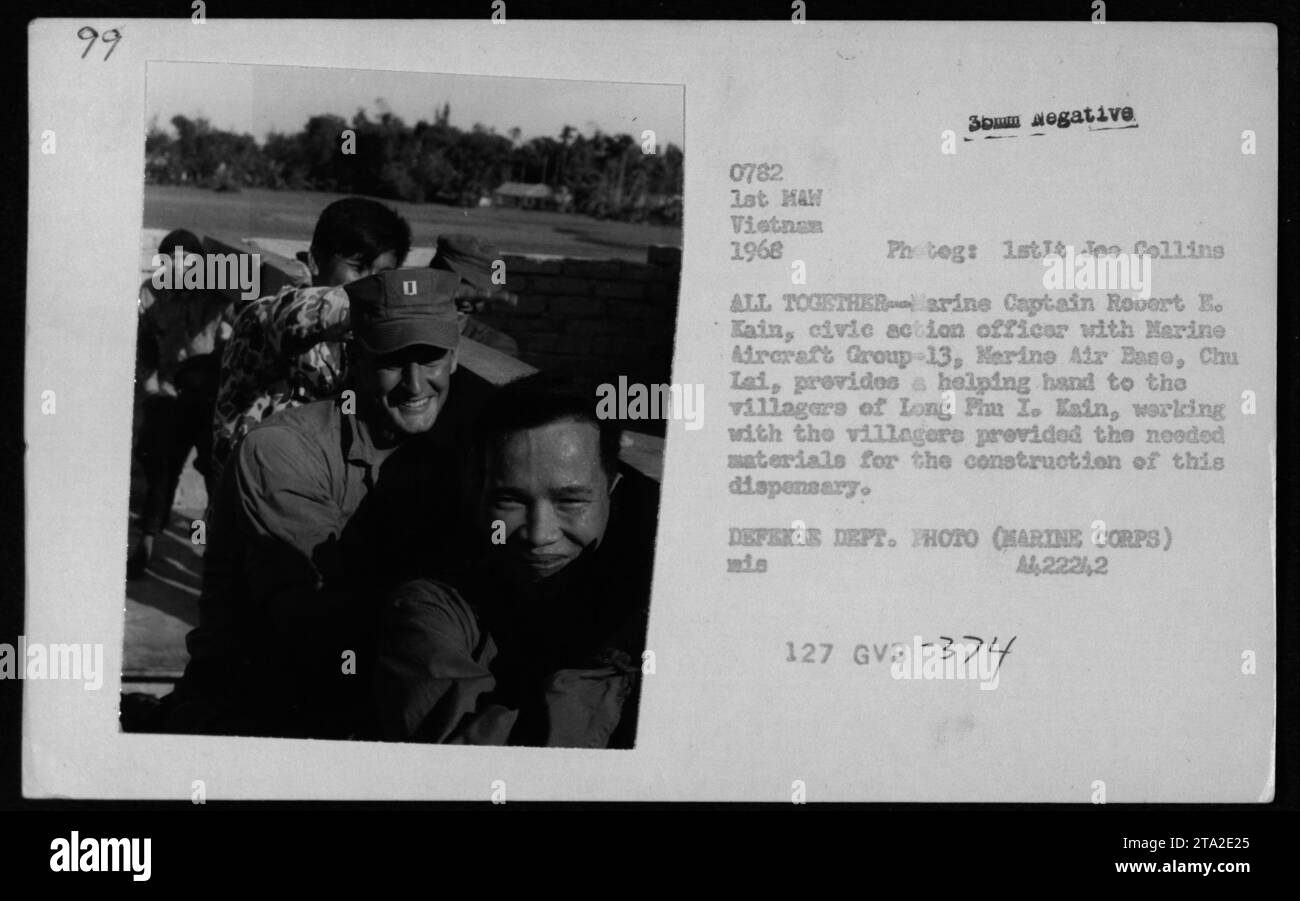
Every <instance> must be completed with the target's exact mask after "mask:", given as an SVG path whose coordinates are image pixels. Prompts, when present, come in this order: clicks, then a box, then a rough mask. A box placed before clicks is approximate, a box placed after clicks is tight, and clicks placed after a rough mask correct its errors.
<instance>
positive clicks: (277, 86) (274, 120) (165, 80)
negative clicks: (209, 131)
mask: <svg viewBox="0 0 1300 901" xmlns="http://www.w3.org/2000/svg"><path fill="white" fill-rule="evenodd" d="M147 91H148V93H147V99H146V106H145V108H146V110H147V113H148V118H146V123H147V122H148V121H149V120H150V119H152V118H154V117H155V116H156V117H157V123H158V126H159V127H160V128H165V129H167V130H169V131H170V130H171V126H170V124H169V123H170V121H171V118H172V117H173V116H175V115H177V114H180V115H184V116H188V117H189V118H191V119H197V118H204V119H207V120H208V121H209V122H211V123H212V125H213V126H215V127H217V128H221V129H224V130H227V131H236V132H241V133H243V132H247V133H249V134H251V135H253V137H255V138H256V139H257V140H258V141H259V142H261V141H264V140H265V139H266V135H267V133H268V132H271V131H281V132H295V131H299V130H301V129H302V127H303V126H304V125H305V124H306V123H307V119H308V118H309V117H311V116H313V115H317V114H322V113H333V114H335V115H339V116H342V117H344V118H345V119H349V120H350V119H351V118H352V116H353V115H354V114H355V113H356V111H357V109H358V108H364V109H365V110H366V111H367V112H368V114H369V115H370V117H371V118H372V119H373V118H375V117H376V116H378V114H379V113H380V112H382V111H383V110H384V109H385V107H384V105H383V104H384V103H386V104H387V109H389V110H391V111H392V112H393V113H394V114H395V115H397V116H399V117H401V119H402V120H403V121H404V122H406V124H407V125H410V126H414V125H415V123H416V122H418V121H420V120H421V119H424V120H425V121H426V122H432V121H433V118H434V112H435V110H437V109H441V107H442V104H443V103H444V102H447V103H450V104H451V124H452V125H454V126H456V127H457V128H462V129H469V128H471V127H472V126H473V125H474V123H475V122H481V123H482V124H483V125H485V126H488V127H490V128H493V129H495V130H496V132H497V133H498V134H502V135H504V134H506V133H507V132H508V131H509V130H510V129H511V128H513V127H515V126H518V127H519V129H520V130H521V131H522V132H523V139H524V140H527V139H529V138H533V137H541V136H549V137H555V136H557V135H558V134H559V133H560V129H562V128H563V127H564V126H565V125H572V126H573V127H574V128H576V129H578V130H579V131H581V132H582V133H584V134H587V135H590V134H592V133H593V132H595V131H596V130H597V129H600V130H601V131H603V132H605V133H607V134H621V133H626V134H630V135H634V136H636V137H637V138H638V139H639V137H640V135H641V131H642V130H643V129H646V128H650V129H653V130H654V132H655V135H656V137H657V139H658V141H659V143H660V144H668V143H673V144H676V145H677V146H678V147H684V144H683V140H682V138H683V134H682V132H683V127H684V124H685V123H684V122H683V111H682V101H683V94H682V87H681V85H641V84H618V83H612V82H593V81H554V80H549V79H538V78H494V77H489V76H480V75H435V74H427V73H422V72H376V71H370V70H357V69H320V68H309V67H302V66H247V65H227V64H224V63H174V62H151V63H149V70H148V87H147ZM380 98H382V101H383V103H381V101H380Z"/></svg>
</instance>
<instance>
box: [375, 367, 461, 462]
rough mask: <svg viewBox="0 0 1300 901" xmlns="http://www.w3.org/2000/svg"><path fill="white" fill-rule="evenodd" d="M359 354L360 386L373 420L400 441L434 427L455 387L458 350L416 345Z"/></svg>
mask: <svg viewBox="0 0 1300 901" xmlns="http://www.w3.org/2000/svg"><path fill="white" fill-rule="evenodd" d="M357 356H358V357H359V358H358V359H357V360H356V363H355V366H356V372H357V377H356V384H357V389H358V392H359V393H361V394H362V395H363V396H364V403H365V407H366V409H367V410H368V411H370V417H371V419H370V421H371V422H372V423H373V424H374V425H376V426H378V427H379V428H380V429H381V430H382V431H383V432H386V433H388V434H389V435H390V436H391V437H392V438H393V439H396V440H398V441H400V440H402V439H403V438H407V437H410V436H412V435H419V434H423V433H424V432H427V431H429V429H431V428H433V423H434V422H435V420H437V418H438V412H439V411H440V410H441V409H442V406H443V404H445V403H446V402H447V394H448V392H449V391H450V390H451V375H452V373H453V372H455V371H456V351H454V350H446V349H444V348H441V347H433V346H431V345H428V344H414V345H411V346H410V347H404V348H402V349H401V350H398V351H394V352H393V353H388V354H369V353H361V354H359V355H357Z"/></svg>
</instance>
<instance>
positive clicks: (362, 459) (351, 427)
mask: <svg viewBox="0 0 1300 901" xmlns="http://www.w3.org/2000/svg"><path fill="white" fill-rule="evenodd" d="M335 409H336V410H340V411H341V408H340V407H339V406H338V405H336V406H335ZM339 418H340V422H339V432H340V437H341V439H342V443H343V459H344V460H346V461H347V462H348V463H355V464H357V465H359V466H365V467H366V468H367V469H373V468H374V467H375V466H376V465H377V464H378V463H379V457H380V450H379V448H377V447H375V443H374V441H373V440H372V439H371V436H370V429H369V428H368V427H367V426H366V424H365V422H364V421H363V420H362V419H361V418H360V417H358V416H357V415H356V414H355V413H342V412H340V413H339Z"/></svg>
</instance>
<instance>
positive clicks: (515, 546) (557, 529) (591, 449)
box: [483, 420, 613, 581]
mask: <svg viewBox="0 0 1300 901" xmlns="http://www.w3.org/2000/svg"><path fill="white" fill-rule="evenodd" d="M487 463H488V465H487V481H486V484H485V486H484V490H485V495H484V508H483V509H484V515H485V517H486V518H487V520H488V523H489V524H490V523H492V522H493V521H495V520H500V521H502V522H503V523H504V524H505V534H506V541H505V548H504V549H505V551H506V553H507V555H508V556H509V558H510V560H511V562H512V563H513V564H515V565H517V566H519V567H521V568H522V569H523V570H524V571H525V572H526V573H527V574H528V575H529V576H530V577H531V578H532V579H533V580H534V581H541V580H542V579H545V578H548V577H550V576H553V575H555V574H556V573H558V572H559V571H560V570H562V569H563V568H564V567H566V566H568V565H569V564H570V563H572V562H573V561H574V560H576V559H577V558H578V555H580V554H581V553H582V552H583V550H585V549H586V548H588V547H592V546H594V545H595V544H597V543H598V542H599V541H600V539H601V538H602V537H604V534H605V527H606V525H607V524H608V523H609V510H610V492H611V491H612V488H613V486H612V484H611V481H610V478H609V476H608V474H607V473H606V472H605V470H604V468H603V467H602V466H601V462H600V432H599V430H598V429H597V428H596V426H595V425H593V424H592V423H590V422H581V421H577V420H561V421H558V422H551V423H547V424H545V425H541V426H538V427H536V428H531V429H523V430H520V431H516V432H511V433H509V434H507V435H505V436H504V437H502V438H500V439H499V440H497V441H496V442H495V444H494V447H493V448H492V449H491V451H490V453H489V459H488V461H487Z"/></svg>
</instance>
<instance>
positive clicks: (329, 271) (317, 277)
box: [312, 250, 397, 288]
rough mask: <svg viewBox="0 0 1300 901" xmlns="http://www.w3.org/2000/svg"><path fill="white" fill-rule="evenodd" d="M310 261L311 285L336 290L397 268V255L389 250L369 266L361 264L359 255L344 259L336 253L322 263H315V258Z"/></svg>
mask: <svg viewBox="0 0 1300 901" xmlns="http://www.w3.org/2000/svg"><path fill="white" fill-rule="evenodd" d="M312 261H313V264H314V271H313V275H312V284H313V285H315V286H317V287H329V288H337V287H340V286H342V285H346V284H349V283H351V282H355V281H356V280H357V279H362V278H365V277H366V276H368V275H375V274H377V273H380V272H387V271H388V270H389V269H396V268H397V255H396V254H394V253H393V252H392V251H391V250H386V251H384V252H383V253H381V254H380V255H379V256H377V257H375V258H374V259H373V260H371V261H370V264H369V265H366V264H365V263H364V262H362V259H361V256H360V255H359V254H358V255H354V256H350V257H345V256H342V255H340V254H337V253H336V254H332V255H331V256H330V258H329V259H328V260H325V261H324V263H321V262H319V261H317V260H316V259H315V257H312Z"/></svg>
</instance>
